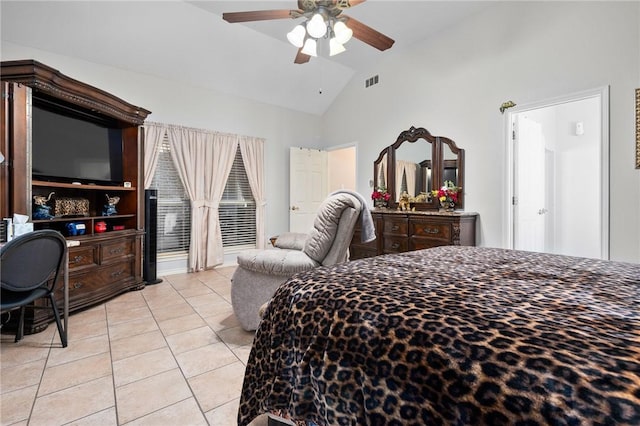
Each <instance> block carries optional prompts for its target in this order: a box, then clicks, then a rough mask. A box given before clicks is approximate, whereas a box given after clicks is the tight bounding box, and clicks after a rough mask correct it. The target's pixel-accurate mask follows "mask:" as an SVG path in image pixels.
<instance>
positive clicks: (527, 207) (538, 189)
mask: <svg viewBox="0 0 640 426" xmlns="http://www.w3.org/2000/svg"><path fill="white" fill-rule="evenodd" d="M513 130H514V132H513V135H514V141H513V143H514V158H515V162H516V165H517V166H516V167H515V176H514V203H513V204H514V206H513V208H514V212H513V217H514V248H515V249H518V250H528V251H540V252H542V251H544V249H545V214H546V213H547V211H548V210H547V208H546V205H545V199H546V194H545V193H546V189H547V188H546V185H545V151H544V148H545V143H544V136H543V134H542V129H541V125H540V123H536V122H535V121H533V120H531V119H530V118H529V117H528V116H527V115H526V114H524V113H523V114H517V115H515V116H514V120H513Z"/></svg>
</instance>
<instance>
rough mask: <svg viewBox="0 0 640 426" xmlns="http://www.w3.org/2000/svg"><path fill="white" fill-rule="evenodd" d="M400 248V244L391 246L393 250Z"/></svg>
mask: <svg viewBox="0 0 640 426" xmlns="http://www.w3.org/2000/svg"><path fill="white" fill-rule="evenodd" d="M399 247H400V243H393V244H392V245H391V248H392V249H397V248H399Z"/></svg>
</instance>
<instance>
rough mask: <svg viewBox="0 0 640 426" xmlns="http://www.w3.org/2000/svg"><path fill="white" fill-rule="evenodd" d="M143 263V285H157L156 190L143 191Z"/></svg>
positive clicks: (159, 281) (158, 281) (158, 280)
mask: <svg viewBox="0 0 640 426" xmlns="http://www.w3.org/2000/svg"><path fill="white" fill-rule="evenodd" d="M144 229H145V233H144V261H143V263H142V278H143V279H144V281H145V284H147V285H149V284H158V283H161V282H162V280H160V279H158V277H157V276H156V274H157V272H158V262H157V259H158V239H157V234H158V190H157V189H145V190H144Z"/></svg>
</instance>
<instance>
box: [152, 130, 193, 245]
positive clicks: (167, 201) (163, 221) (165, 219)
mask: <svg viewBox="0 0 640 426" xmlns="http://www.w3.org/2000/svg"><path fill="white" fill-rule="evenodd" d="M151 187H152V188H157V189H158V219H157V221H158V231H157V234H158V241H157V246H158V253H182V252H188V251H189V241H190V239H191V202H190V201H189V197H188V195H187V192H186V191H185V189H184V186H182V181H181V180H180V176H179V175H178V171H177V170H176V168H175V166H174V165H173V160H172V159H171V146H170V145H169V139H168V138H167V136H166V135H165V137H164V140H163V141H162V145H161V146H160V153H159V155H158V165H157V168H156V171H155V174H154V176H153V180H152V182H151Z"/></svg>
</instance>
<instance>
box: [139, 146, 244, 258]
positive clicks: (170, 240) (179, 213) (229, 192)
mask: <svg viewBox="0 0 640 426" xmlns="http://www.w3.org/2000/svg"><path fill="white" fill-rule="evenodd" d="M151 187H152V188H157V189H158V231H157V232H158V241H157V245H158V253H184V252H187V251H189V241H190V238H191V202H190V200H189V196H188V195H187V193H186V191H185V189H184V187H183V186H182V181H181V180H180V176H179V175H178V171H177V170H176V168H175V166H174V165H173V160H172V159H171V146H170V145H169V140H168V138H167V136H165V138H164V140H163V141H162V145H161V146H160V154H159V156H158V165H157V168H156V172H155V175H154V176H153V181H152V183H151ZM218 213H219V217H220V229H221V231H222V246H223V247H224V248H225V251H237V250H242V249H245V248H254V247H255V245H256V204H255V201H254V199H253V195H252V193H251V187H250V186H249V179H248V178H247V173H246V172H245V169H244V163H243V162H242V154H241V151H240V148H238V149H237V150H236V155H235V158H234V161H233V166H232V167H231V172H230V173H229V178H228V179H227V184H226V186H225V189H224V193H223V194H222V200H221V201H220V208H219V209H218Z"/></svg>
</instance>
